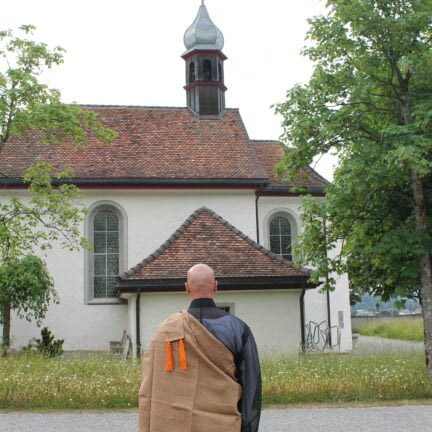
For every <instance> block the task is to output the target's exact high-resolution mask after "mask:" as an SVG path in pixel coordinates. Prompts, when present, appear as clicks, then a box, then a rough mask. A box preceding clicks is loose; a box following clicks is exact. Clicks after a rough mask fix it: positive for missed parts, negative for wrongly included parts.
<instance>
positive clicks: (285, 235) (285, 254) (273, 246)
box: [269, 214, 292, 261]
mask: <svg viewBox="0 0 432 432" xmlns="http://www.w3.org/2000/svg"><path fill="white" fill-rule="evenodd" d="M269 240H270V250H271V251H272V252H273V253H275V254H276V255H279V256H280V257H282V258H284V259H287V260H289V261H292V230H291V224H290V221H289V219H288V218H287V217H286V216H284V215H281V214H278V215H276V216H274V217H273V218H272V219H271V220H270V224H269Z"/></svg>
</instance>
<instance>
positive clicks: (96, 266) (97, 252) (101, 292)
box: [93, 210, 120, 298]
mask: <svg viewBox="0 0 432 432" xmlns="http://www.w3.org/2000/svg"><path fill="white" fill-rule="evenodd" d="M119 255H120V251H119V221H118V217H117V215H116V214H115V213H114V212H113V211H112V210H100V211H99V212H98V213H97V214H96V215H95V218H94V224H93V290H94V297H95V298H113V297H115V294H116V276H118V274H119Z"/></svg>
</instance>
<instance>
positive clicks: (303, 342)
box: [300, 285, 306, 352]
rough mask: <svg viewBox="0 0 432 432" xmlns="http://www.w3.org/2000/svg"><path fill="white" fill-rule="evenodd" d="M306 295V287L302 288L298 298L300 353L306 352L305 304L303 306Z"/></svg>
mask: <svg viewBox="0 0 432 432" xmlns="http://www.w3.org/2000/svg"><path fill="white" fill-rule="evenodd" d="M305 294H306V285H305V286H303V288H302V293H301V296H300V329H301V348H302V352H305V351H306V336H305V328H306V323H305V304H304V298H305Z"/></svg>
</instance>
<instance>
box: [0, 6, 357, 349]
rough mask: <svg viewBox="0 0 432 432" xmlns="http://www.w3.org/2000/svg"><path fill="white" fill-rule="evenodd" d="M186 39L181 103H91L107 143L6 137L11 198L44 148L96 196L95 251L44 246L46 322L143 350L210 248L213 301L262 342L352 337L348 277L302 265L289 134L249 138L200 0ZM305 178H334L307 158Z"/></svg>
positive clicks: (92, 216) (18, 325) (26, 335)
mask: <svg viewBox="0 0 432 432" xmlns="http://www.w3.org/2000/svg"><path fill="white" fill-rule="evenodd" d="M184 42H185V46H186V51H185V53H184V54H183V56H182V57H183V59H184V61H185V70H186V84H185V91H186V95H187V106H186V107H181V108H166V107H139V106H137V107H127V106H88V107H84V108H85V109H91V110H93V111H95V112H97V113H98V114H99V116H100V117H99V118H100V119H101V121H102V122H103V123H104V125H105V126H107V127H108V128H111V129H114V130H116V131H117V132H118V137H117V138H116V139H115V140H114V143H113V145H112V146H108V147H107V146H105V145H103V144H99V143H97V142H90V144H89V145H88V146H87V147H86V148H80V149H74V148H73V147H72V146H70V145H69V144H68V143H54V144H51V145H49V146H47V145H45V144H43V143H42V142H41V141H40V140H37V139H36V138H35V136H34V135H31V134H30V135H29V136H27V137H19V138H17V139H15V141H14V142H13V144H11V145H10V146H9V147H8V146H6V147H5V149H4V150H3V153H2V157H1V161H0V168H1V172H2V174H3V177H2V178H1V179H0V182H3V185H4V189H3V192H2V199H7V198H8V196H10V195H11V194H13V195H14V196H19V197H21V198H22V199H26V191H25V189H23V187H22V181H21V180H20V179H21V178H22V175H23V172H24V171H25V169H26V168H28V167H29V166H30V165H31V164H32V163H34V162H35V161H47V162H49V163H51V164H52V165H53V167H54V170H63V169H65V168H67V167H69V166H71V167H72V168H73V170H74V176H75V177H74V179H73V180H72V181H73V183H75V184H77V185H78V186H79V187H80V188H81V189H82V191H83V193H84V194H83V197H82V199H81V204H82V205H85V206H86V207H87V208H88V209H89V213H88V215H87V217H86V219H85V221H84V223H83V225H82V233H83V235H84V236H86V237H87V238H88V239H89V240H90V243H91V244H92V246H93V249H92V251H85V250H82V251H80V252H70V251H66V250H62V249H61V248H60V247H54V249H53V250H52V251H49V252H48V253H47V255H46V257H45V258H46V262H47V265H48V269H49V271H50V273H51V275H52V276H53V278H54V281H55V288H56V290H57V292H58V293H59V297H60V303H59V304H56V305H51V306H50V308H49V311H48V314H47V316H46V319H45V320H44V322H43V325H44V326H47V327H49V328H50V330H51V331H52V332H53V333H54V334H55V336H56V337H58V338H61V339H65V343H64V349H65V350H89V351H97V350H108V349H109V346H110V342H111V341H116V340H119V339H121V337H122V334H123V332H124V331H126V333H127V334H128V335H129V337H130V341H131V346H132V349H133V351H134V353H135V354H138V355H139V354H140V353H141V352H142V351H143V350H145V348H146V347H147V346H148V344H149V342H150V340H151V338H152V336H153V334H154V332H155V330H156V327H157V325H158V324H159V323H160V322H161V321H162V320H163V319H165V318H166V317H167V316H169V315H170V314H171V313H174V312H176V311H178V310H181V309H187V307H188V298H187V296H186V294H185V291H184V282H185V276H186V271H187V269H188V268H189V267H190V266H192V265H193V264H196V263H198V262H205V263H207V264H209V265H210V266H212V267H213V268H214V270H215V273H216V276H217V279H218V281H219V291H218V293H217V296H216V301H217V304H218V305H219V306H220V307H222V308H224V309H225V310H228V311H229V312H231V313H233V314H235V315H236V316H238V317H239V318H241V319H243V320H244V321H246V322H247V323H248V324H249V326H250V327H251V328H252V331H253V332H254V334H255V337H256V340H257V345H258V347H259V350H260V351H261V352H262V353H268V354H270V353H295V352H298V351H299V350H300V349H302V347H313V348H320V347H319V346H318V345H319V343H320V341H322V342H323V345H322V346H321V348H324V346H325V345H327V346H329V345H330V344H331V345H332V346H333V347H335V349H341V350H344V351H347V350H350V349H351V325H350V306H349V292H348V281H347V279H346V278H344V277H341V278H339V279H338V280H337V287H336V290H335V291H334V292H332V293H329V294H327V293H321V292H320V291H319V287H317V286H316V285H314V284H312V283H311V282H310V281H309V276H310V270H309V269H304V268H298V267H297V266H296V265H295V256H293V250H292V244H293V242H294V241H295V238H296V236H298V234H299V233H300V232H301V224H300V214H301V202H302V197H301V195H299V193H298V192H296V189H295V186H296V185H293V184H288V183H287V182H285V181H283V180H281V179H278V178H276V177H275V175H274V167H275V165H276V164H277V163H278V162H279V161H280V159H281V157H282V149H281V147H280V144H279V143H277V142H274V141H254V140H251V139H250V138H249V137H248V134H247V131H246V129H245V126H244V124H243V121H242V119H241V117H240V113H239V111H238V110H237V109H228V108H226V107H225V91H226V87H225V84H224V82H225V77H224V61H225V60H226V57H225V55H224V54H223V52H222V49H223V44H224V40H223V35H222V33H221V31H220V30H219V29H218V28H217V27H216V26H215V25H214V23H213V22H212V20H211V19H210V17H209V15H208V11H207V9H206V6H205V5H204V4H203V5H201V7H200V8H199V11H198V14H197V17H196V18H195V20H194V22H193V23H192V25H191V26H190V27H189V28H188V29H187V30H186V33H185V36H184ZM300 184H301V185H303V186H306V188H307V190H308V193H309V194H311V195H312V196H314V197H316V199H324V188H325V185H326V184H327V181H326V180H325V179H323V178H322V177H321V176H320V175H318V174H317V173H316V172H314V171H313V170H312V169H311V168H309V167H306V168H305V169H304V170H303V176H302V180H301V183H300ZM11 328H12V335H11V336H12V345H13V346H15V347H19V346H23V345H26V344H27V343H28V341H29V340H30V339H31V338H32V337H38V336H39V331H40V330H39V329H38V328H37V327H36V326H35V325H34V324H31V323H28V322H26V321H23V320H19V319H18V318H17V317H13V322H12V327H11ZM315 345H316V346H315Z"/></svg>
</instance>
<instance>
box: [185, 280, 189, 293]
mask: <svg viewBox="0 0 432 432" xmlns="http://www.w3.org/2000/svg"><path fill="white" fill-rule="evenodd" d="M185 288H186V292H187V293H188V294H189V293H190V288H189V284H188V283H187V282H185Z"/></svg>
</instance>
